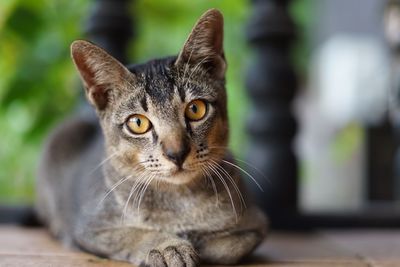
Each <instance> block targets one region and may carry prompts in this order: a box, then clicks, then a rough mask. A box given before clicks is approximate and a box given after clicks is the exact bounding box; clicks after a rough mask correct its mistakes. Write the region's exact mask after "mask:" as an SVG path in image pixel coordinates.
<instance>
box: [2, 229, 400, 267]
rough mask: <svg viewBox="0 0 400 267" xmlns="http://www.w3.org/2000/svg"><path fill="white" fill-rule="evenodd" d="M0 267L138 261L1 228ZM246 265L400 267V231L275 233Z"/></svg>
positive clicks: (119, 266) (40, 233) (35, 232)
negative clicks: (104, 255) (116, 258)
mask: <svg viewBox="0 0 400 267" xmlns="http://www.w3.org/2000/svg"><path fill="white" fill-rule="evenodd" d="M0 266H7V267H19V266H28V267H30V266H32V267H39V266H40V267H42V266H44V267H47V266H57V267H58V266H67V267H68V266H88V267H92V266H100V267H102V266H111V267H126V266H132V265H130V264H127V263H123V262H117V261H111V260H107V259H101V258H98V257H96V256H94V255H90V254H87V253H82V252H79V251H72V250H68V249H66V248H64V247H62V246H61V244H60V243H59V242H57V241H56V240H54V239H53V238H52V237H51V236H50V235H49V234H48V233H47V231H45V230H43V229H40V228H31V229H29V228H21V227H15V226H1V227H0ZM240 266H241V267H245V266H252V267H266V266H268V267H286V266H287V267H339V266H340V267H343V266H345V267H378V266H379V267H399V266H400V231H397V232H385V231H376V232H373V231H350V232H346V231H340V232H332V231H330V232H320V233H308V234H298V233H273V234H271V235H270V237H269V239H268V240H267V241H266V242H264V243H263V244H262V245H261V246H260V247H259V248H258V249H257V250H256V252H255V254H254V256H253V257H251V258H250V259H248V260H247V262H245V263H243V264H242V265H238V266H237V267H240ZM204 267H205V266H204ZM208 267H215V266H208Z"/></svg>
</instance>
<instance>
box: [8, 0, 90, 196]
mask: <svg viewBox="0 0 400 267" xmlns="http://www.w3.org/2000/svg"><path fill="white" fill-rule="evenodd" d="M86 14H87V4H86V3H85V2H84V1H80V2H77V1H70V0H58V1H52V0H32V1H28V0H7V1H2V2H1V3H0V18H1V19H0V59H1V60H0V73H1V78H0V128H1V129H3V130H2V134H1V138H0V170H1V171H0V201H2V202H16V201H18V202H19V201H29V200H31V199H32V196H33V184H34V173H35V168H36V161H37V158H38V157H39V151H40V144H41V142H42V140H43V137H44V135H45V134H46V132H47V131H48V130H49V129H50V128H51V126H52V125H54V123H55V122H56V121H58V120H60V118H61V117H63V116H65V115H66V114H67V113H68V112H69V111H70V110H71V108H72V107H73V105H74V102H75V101H76V97H77V94H78V92H77V90H76V87H77V86H76V82H75V81H76V80H75V73H74V70H73V66H72V65H71V62H70V60H69V44H70V43H71V41H72V40H73V39H75V38H76V37H77V36H80V35H81V31H80V28H81V27H80V24H82V23H81V20H82V19H81V18H85V17H86Z"/></svg>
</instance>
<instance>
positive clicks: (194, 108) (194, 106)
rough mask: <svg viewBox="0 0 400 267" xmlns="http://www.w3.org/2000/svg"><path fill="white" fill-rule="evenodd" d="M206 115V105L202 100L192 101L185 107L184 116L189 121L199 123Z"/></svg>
mask: <svg viewBox="0 0 400 267" xmlns="http://www.w3.org/2000/svg"><path fill="white" fill-rule="evenodd" d="M206 113H207V103H206V102H204V101H203V100H193V101H192V102H190V103H189V104H188V105H187V106H186V110H185V116H186V118H188V119H189V120H191V121H199V120H201V119H202V118H204V116H205V115H206Z"/></svg>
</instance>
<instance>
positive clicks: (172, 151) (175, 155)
mask: <svg viewBox="0 0 400 267" xmlns="http://www.w3.org/2000/svg"><path fill="white" fill-rule="evenodd" d="M162 149H163V152H164V156H165V157H166V158H167V159H168V160H170V161H172V162H173V163H175V164H176V166H178V167H179V168H182V164H183V162H185V159H186V157H187V156H188V154H189V152H190V144H189V142H188V141H187V140H182V141H180V142H179V141H178V142H177V141H176V140H174V142H163V143H162Z"/></svg>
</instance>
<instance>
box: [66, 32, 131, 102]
mask: <svg viewBox="0 0 400 267" xmlns="http://www.w3.org/2000/svg"><path fill="white" fill-rule="evenodd" d="M71 56H72V59H73V61H74V63H75V66H76V68H77V69H78V71H79V74H80V76H81V78H82V81H83V84H84V87H85V91H86V95H87V98H88V100H89V102H90V103H91V104H92V105H94V106H95V107H96V108H97V109H99V110H104V109H105V108H106V107H107V104H109V102H110V101H112V98H113V97H115V95H116V94H117V93H118V92H112V91H115V90H117V91H118V90H121V88H123V87H125V86H126V84H127V81H129V79H132V78H133V77H132V75H131V73H130V72H129V70H128V69H127V68H125V67H124V66H123V65H122V64H121V63H120V62H119V61H118V60H116V59H115V58H113V57H112V56H111V55H109V54H108V53H107V52H106V51H104V50H103V49H101V48H100V47H98V46H96V45H94V44H92V43H90V42H88V41H83V40H78V41H74V42H73V43H72V44H71Z"/></svg>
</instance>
